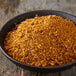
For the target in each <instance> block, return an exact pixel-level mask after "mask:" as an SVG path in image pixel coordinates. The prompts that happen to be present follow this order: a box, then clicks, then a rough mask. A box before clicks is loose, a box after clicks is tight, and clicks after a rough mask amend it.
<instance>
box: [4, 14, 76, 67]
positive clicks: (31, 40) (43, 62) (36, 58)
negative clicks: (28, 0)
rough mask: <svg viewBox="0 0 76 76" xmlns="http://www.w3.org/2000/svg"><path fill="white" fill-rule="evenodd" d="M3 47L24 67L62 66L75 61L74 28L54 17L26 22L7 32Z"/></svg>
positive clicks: (75, 41)
mask: <svg viewBox="0 0 76 76" xmlns="http://www.w3.org/2000/svg"><path fill="white" fill-rule="evenodd" d="M4 48H5V50H6V51H7V53H8V54H9V55H10V56H11V57H13V58H14V59H16V60H18V61H20V62H22V63H25V64H29V65H34V66H42V67H44V66H57V65H63V64H66V63H69V62H72V61H74V60H76V25H75V24H74V23H73V22H72V21H71V20H69V19H64V18H62V17H60V16H56V15H48V16H36V17H34V18H30V19H26V20H24V21H22V22H21V23H20V24H16V26H15V28H13V29H12V30H11V31H10V32H8V33H7V35H6V37H5V41H4Z"/></svg>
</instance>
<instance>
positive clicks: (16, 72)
mask: <svg viewBox="0 0 76 76" xmlns="http://www.w3.org/2000/svg"><path fill="white" fill-rule="evenodd" d="M42 9H50V10H59V11H65V12H68V13H70V14H73V15H76V0H0V28H1V27H2V26H3V25H4V24H5V23H6V22H7V21H8V20H10V19H11V18H13V17H14V16H16V15H18V14H21V13H24V12H27V11H32V10H42ZM0 76H76V67H75V66H74V67H72V68H71V69H69V70H66V71H63V72H57V73H46V74H44V73H36V72H31V71H28V70H26V69H22V68H20V67H19V66H16V65H15V64H13V63H12V62H11V61H9V60H8V59H7V58H6V57H5V56H4V55H3V54H2V52H1V51H0Z"/></svg>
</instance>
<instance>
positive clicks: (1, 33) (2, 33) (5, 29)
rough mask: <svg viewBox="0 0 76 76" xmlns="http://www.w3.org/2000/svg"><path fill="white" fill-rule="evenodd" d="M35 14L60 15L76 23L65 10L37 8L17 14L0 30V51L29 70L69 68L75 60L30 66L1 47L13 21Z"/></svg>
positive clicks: (74, 18) (31, 16)
mask: <svg viewBox="0 0 76 76" xmlns="http://www.w3.org/2000/svg"><path fill="white" fill-rule="evenodd" d="M36 14H38V15H40V16H45V15H57V16H61V17H63V18H66V19H70V20H72V21H73V22H75V23H76V17H75V16H73V15H71V14H68V13H65V12H61V11H55V10H37V11H31V12H27V13H24V14H21V15H18V16H16V17H14V18H13V19H11V20H9V21H8V22H7V23H6V24H5V25H4V26H3V27H2V28H1V30H0V49H1V51H2V53H3V54H4V55H5V56H6V57H7V58H8V59H9V60H11V61H12V62H13V63H15V64H16V65H18V66H20V67H22V68H25V69H28V70H31V71H36V72H58V71H63V70H66V69H69V68H70V67H71V66H73V65H75V64H76V61H73V62H70V63H67V64H64V65H60V66H50V67H38V66H31V65H27V64H24V63H21V62H19V61H17V60H15V59H13V58H12V57H11V56H9V55H8V54H7V53H6V51H5V49H4V47H3V45H4V38H5V35H6V33H7V32H9V31H10V30H11V29H12V28H13V27H15V23H17V24H18V23H20V22H21V21H23V20H25V19H27V18H33V17H34V16H35V15H36Z"/></svg>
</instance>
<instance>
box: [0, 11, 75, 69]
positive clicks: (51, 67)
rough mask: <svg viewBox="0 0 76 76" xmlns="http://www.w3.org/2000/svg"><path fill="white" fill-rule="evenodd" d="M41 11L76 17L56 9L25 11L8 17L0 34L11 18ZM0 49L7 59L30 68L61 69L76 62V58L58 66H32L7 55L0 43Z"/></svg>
mask: <svg viewBox="0 0 76 76" xmlns="http://www.w3.org/2000/svg"><path fill="white" fill-rule="evenodd" d="M42 11H44V12H47V11H48V12H50V11H53V12H59V13H61V14H62V13H64V14H67V15H71V16H73V17H76V16H74V15H72V14H68V13H65V12H62V11H56V10H36V11H30V12H26V13H23V14H20V15H17V16H15V17H13V18H12V19H10V20H9V21H8V22H7V23H5V24H4V26H3V27H2V28H1V29H0V34H2V33H1V32H2V30H3V28H4V27H5V26H6V25H7V24H8V23H9V22H10V21H12V20H13V19H15V18H17V17H19V16H22V15H24V14H28V13H32V12H42ZM0 49H1V51H2V53H3V54H4V55H5V56H6V57H7V58H8V59H9V60H11V61H13V62H15V63H17V64H20V65H22V66H27V67H30V68H37V69H50V70H51V69H52V70H54V69H61V68H65V67H69V66H72V65H74V64H76V60H75V61H72V62H70V63H67V64H63V65H58V66H49V67H40V66H32V65H28V64H24V63H22V62H19V61H17V60H15V59H14V58H12V57H11V56H10V55H8V54H7V53H6V52H5V50H4V48H3V47H2V46H1V45H0Z"/></svg>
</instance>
